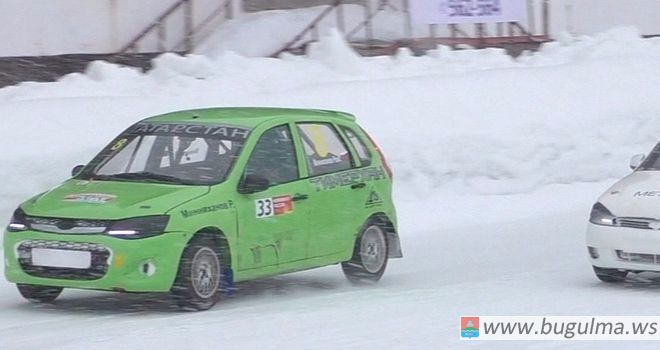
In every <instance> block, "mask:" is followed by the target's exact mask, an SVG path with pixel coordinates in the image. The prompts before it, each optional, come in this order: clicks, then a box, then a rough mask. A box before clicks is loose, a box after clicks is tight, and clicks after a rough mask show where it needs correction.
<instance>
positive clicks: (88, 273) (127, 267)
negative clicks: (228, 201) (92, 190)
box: [3, 231, 190, 292]
mask: <svg viewBox="0 0 660 350" xmlns="http://www.w3.org/2000/svg"><path fill="white" fill-rule="evenodd" d="M189 238H190V237H189V235H188V234H185V233H178V232H169V233H165V234H162V235H159V236H154V237H150V238H144V239H134V240H127V239H120V238H115V237H110V236H106V235H65V234H55V233H44V232H37V231H23V232H5V234H4V244H3V246H4V256H5V277H6V278H7V280H8V281H9V282H13V283H24V284H35V285H48V286H58V287H65V288H81V289H101V290H115V291H127V292H166V291H169V290H170V289H171V287H172V284H173V283H174V279H175V278H176V273H177V270H178V266H179V260H180V258H181V254H182V252H183V249H184V247H185V245H186V243H187V241H188V239H189ZM33 247H41V248H50V249H65V250H66V249H70V250H83V251H92V257H93V259H92V260H93V266H92V267H91V268H90V269H85V270H82V269H62V268H49V267H33V266H32V265H31V261H30V260H31V257H30V253H29V251H30V249H32V248H33Z"/></svg>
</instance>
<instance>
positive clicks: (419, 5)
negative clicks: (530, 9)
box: [410, 0, 527, 24]
mask: <svg viewBox="0 0 660 350" xmlns="http://www.w3.org/2000/svg"><path fill="white" fill-rule="evenodd" d="M410 15H411V17H412V20H413V22H415V23H418V24H451V23H497V22H525V21H526V20H527V0H410Z"/></svg>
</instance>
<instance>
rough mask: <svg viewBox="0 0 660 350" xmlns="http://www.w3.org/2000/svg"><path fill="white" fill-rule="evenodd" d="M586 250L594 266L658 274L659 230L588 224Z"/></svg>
mask: <svg viewBox="0 0 660 350" xmlns="http://www.w3.org/2000/svg"><path fill="white" fill-rule="evenodd" d="M587 247H588V250H589V251H588V253H589V259H590V261H591V264H592V265H593V266H596V267H601V268H612V269H621V270H628V271H654V272H660V231H656V230H647V229H635V228H625V227H610V226H601V225H594V224H591V223H589V227H588V228H587Z"/></svg>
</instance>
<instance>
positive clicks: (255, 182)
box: [238, 174, 270, 194]
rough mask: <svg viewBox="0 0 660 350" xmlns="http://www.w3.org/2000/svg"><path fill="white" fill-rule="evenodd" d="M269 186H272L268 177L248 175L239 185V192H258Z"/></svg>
mask: <svg viewBox="0 0 660 350" xmlns="http://www.w3.org/2000/svg"><path fill="white" fill-rule="evenodd" d="M268 187H270V182H269V181H268V179H267V178H265V177H263V176H261V175H254V174H252V175H246V176H245V177H244V178H243V181H241V184H240V185H239V186H238V193H240V194H250V193H257V192H262V191H265V190H267V189H268Z"/></svg>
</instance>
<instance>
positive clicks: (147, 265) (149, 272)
mask: <svg viewBox="0 0 660 350" xmlns="http://www.w3.org/2000/svg"><path fill="white" fill-rule="evenodd" d="M140 272H142V273H143V274H144V275H145V276H147V277H151V276H153V275H154V274H155V273H156V265H154V263H152V262H151V261H147V262H144V263H142V264H141V265H140Z"/></svg>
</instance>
